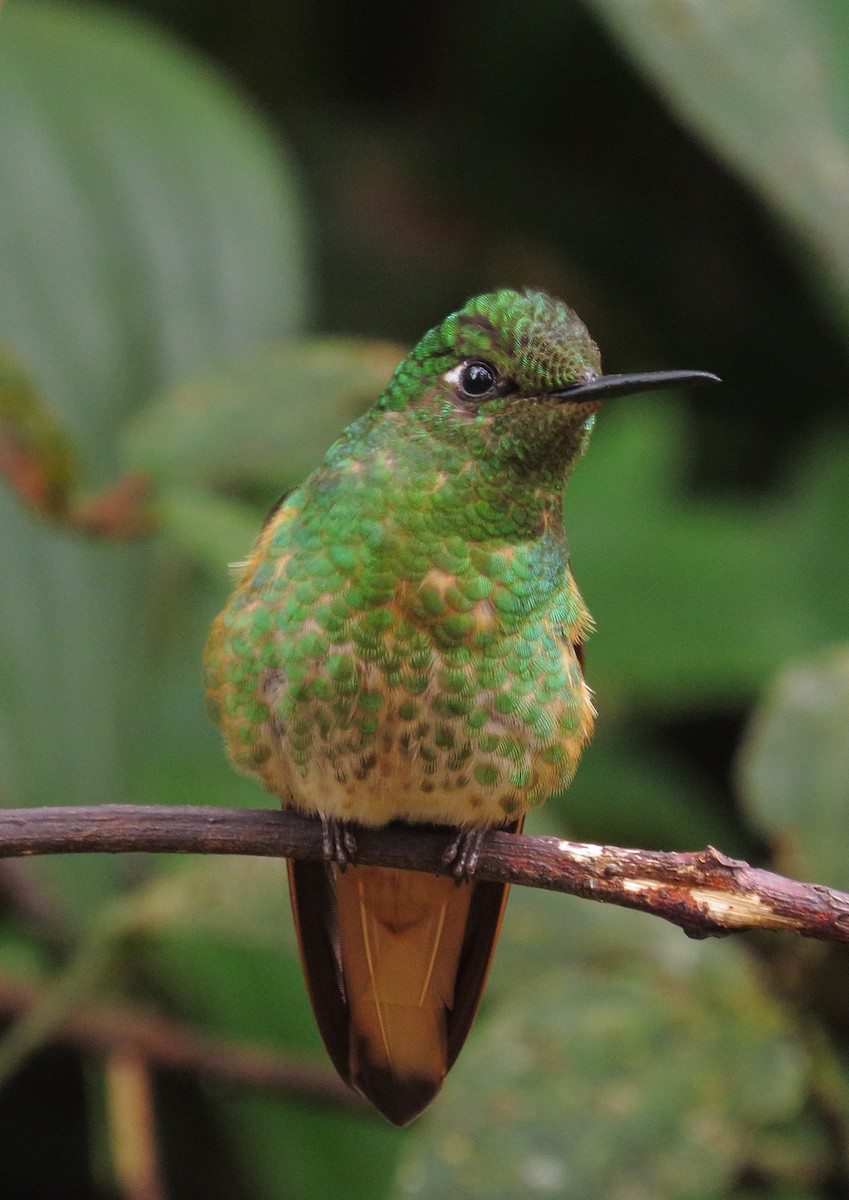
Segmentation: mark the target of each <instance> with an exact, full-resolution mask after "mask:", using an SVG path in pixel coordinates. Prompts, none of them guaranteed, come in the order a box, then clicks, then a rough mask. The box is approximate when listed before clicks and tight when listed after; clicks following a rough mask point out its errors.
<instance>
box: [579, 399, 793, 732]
mask: <svg viewBox="0 0 849 1200" xmlns="http://www.w3.org/2000/svg"><path fill="white" fill-rule="evenodd" d="M686 437H687V430H686V426H685V423H684V418H683V413H682V410H681V409H680V408H679V407H678V406H677V405H675V404H674V403H672V402H670V401H669V400H668V399H667V400H663V401H661V400H658V399H648V398H646V399H637V398H635V399H634V400H632V401H630V402H629V404H628V407H627V411H625V410H624V409H623V410H621V412H619V413H615V412H613V411H611V412H610V413H605V414H604V416H603V419H602V420H600V421H599V428H598V429H597V430H596V432H595V433H594V434H593V445H592V448H591V452H590V453H589V454H588V455H587V456H586V459H585V460H583V461H582V462H581V463H580V464H579V465H578V467H577V469H576V471H575V475H574V478H573V479H572V480H571V481H570V484H569V488H568V491H567V494H566V505H565V521H566V529H567V532H568V534H569V539H570V544H571V547H572V558H573V566H574V570H575V575H576V578H577V580H578V584H579V586H580V588H581V591H582V593H583V595H584V596H585V598H586V600H587V603H588V604H589V607H590V611H591V612H592V614H593V616H594V618H595V620H596V623H597V627H598V631H597V633H595V634H593V636H592V637H591V638H590V640H589V644H588V647H587V671H588V676H589V678H590V682H591V683H592V684H593V685H594V686H595V687H598V688H599V690H601V691H603V692H604V693H605V694H606V695H607V696H608V697H609V702H614V703H615V702H616V698H617V696H621V695H623V694H624V695H626V696H630V698H631V699H632V700H635V701H638V702H643V703H647V704H649V705H651V706H653V707H655V708H662V707H664V706H667V707H669V706H674V707H675V708H676V710H680V709H681V708H683V707H685V706H692V707H695V706H697V705H698V706H704V705H710V704H717V703H720V704H722V705H724V706H727V705H728V704H729V703H733V702H735V701H739V700H741V699H745V698H747V697H748V696H749V695H750V694H751V692H752V691H753V690H754V689H755V688H756V687H757V686H758V684H759V683H760V682H761V681H762V680H763V679H764V678H766V676H767V675H768V673H769V672H770V671H771V670H774V669H775V667H776V666H777V665H778V663H779V662H780V661H781V657H782V656H783V655H784V653H785V650H786V646H787V645H788V642H793V641H796V642H797V644H798V639H799V638H805V637H807V636H809V634H808V633H807V632H806V625H805V621H804V613H803V612H802V609H801V606H799V607H796V606H794V605H792V604H788V603H787V599H786V591H787V588H786V582H787V579H788V575H789V571H788V567H787V564H786V562H785V559H784V557H783V555H782V554H780V553H779V548H780V547H781V546H782V545H783V541H782V529H781V519H782V516H783V514H782V513H780V512H779V513H776V512H775V511H774V510H769V509H766V508H763V509H761V508H758V507H756V506H754V505H753V504H749V505H743V504H732V503H718V502H707V501H696V500H692V499H687V498H685V497H683V496H682V495H681V494H680V493H681V490H682V488H681V484H680V482H679V477H680V474H681V469H680V463H679V460H680V455H681V450H680V447H681V446H682V445H683V444H685V443H686Z"/></svg>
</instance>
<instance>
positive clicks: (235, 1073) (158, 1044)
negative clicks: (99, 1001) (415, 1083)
mask: <svg viewBox="0 0 849 1200" xmlns="http://www.w3.org/2000/svg"><path fill="white" fill-rule="evenodd" d="M45 994H46V993H45V989H44V988H43V987H40V986H39V985H38V984H33V983H26V982H24V981H23V980H17V979H9V978H4V977H2V976H0V1016H7V1017H21V1016H24V1015H25V1014H26V1013H28V1012H29V1011H30V1010H31V1009H33V1008H35V1007H37V1006H38V1005H39V1004H41V1003H42V1002H43V1000H44V997H45ZM55 1036H56V1040H57V1041H59V1042H61V1043H62V1044H63V1045H67V1046H71V1047H73V1048H74V1049H76V1050H80V1051H82V1052H83V1053H87V1054H92V1053H93V1054H101V1055H104V1056H109V1055H111V1054H112V1053H113V1052H116V1051H118V1050H123V1051H124V1052H126V1053H130V1054H134V1055H136V1056H137V1057H138V1058H140V1059H143V1060H144V1061H145V1062H147V1063H148V1064H150V1066H153V1067H156V1068H157V1069H160V1070H169V1071H180V1072H186V1073H189V1074H192V1075H196V1076H198V1077H199V1078H201V1079H204V1080H206V1081H208V1082H212V1083H220V1084H224V1085H227V1086H230V1087H242V1088H251V1089H255V1090H257V1091H261V1092H267V1093H270V1094H272V1095H279V1096H284V1097H289V1098H291V1097H296V1098H299V1099H301V1100H309V1101H315V1102H317V1103H320V1104H324V1105H328V1104H329V1105H332V1106H333V1107H334V1108H341V1109H342V1110H343V1111H345V1112H353V1113H358V1114H365V1113H366V1111H367V1110H366V1107H365V1104H364V1103H363V1102H362V1101H361V1100H360V1099H359V1097H358V1096H356V1095H355V1093H353V1092H351V1091H349V1089H348V1088H347V1087H346V1086H345V1085H344V1084H343V1083H342V1081H341V1079H339V1078H338V1076H336V1075H335V1074H333V1073H331V1072H330V1071H326V1070H323V1069H322V1068H320V1067H313V1066H310V1065H309V1064H308V1063H299V1062H296V1061H293V1060H292V1059H290V1058H287V1057H286V1056H284V1055H282V1054H279V1053H278V1052H277V1051H275V1050H272V1049H270V1048H267V1047H258V1046H244V1045H243V1046H239V1045H232V1044H229V1043H224V1042H219V1041H215V1040H214V1039H212V1038H206V1037H201V1036H199V1035H198V1034H195V1033H192V1032H190V1031H189V1030H188V1029H184V1028H183V1027H181V1026H179V1025H175V1024H174V1023H172V1022H171V1021H166V1020H163V1019H162V1018H160V1017H152V1016H149V1015H147V1014H144V1013H139V1012H135V1011H134V1010H132V1009H129V1008H122V1009H118V1008H109V1007H105V1006H100V1005H85V1006H81V1007H78V1008H76V1009H75V1010H74V1012H73V1013H72V1014H71V1015H69V1016H68V1017H67V1018H66V1019H65V1020H64V1021H63V1023H62V1024H61V1026H60V1027H59V1028H58V1029H57V1030H56V1034H55Z"/></svg>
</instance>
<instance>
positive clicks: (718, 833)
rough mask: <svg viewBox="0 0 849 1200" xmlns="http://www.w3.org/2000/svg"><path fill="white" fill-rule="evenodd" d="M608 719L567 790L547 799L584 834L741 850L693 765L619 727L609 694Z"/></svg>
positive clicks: (595, 838)
mask: <svg viewBox="0 0 849 1200" xmlns="http://www.w3.org/2000/svg"><path fill="white" fill-rule="evenodd" d="M598 706H599V711H600V712H601V713H602V719H601V720H600V721H599V726H598V729H597V732H596V733H595V734H594V736H593V740H592V742H591V744H590V745H589V746H588V747H587V749H586V750H585V751H584V756H583V758H582V759H581V766H580V768H579V771H578V774H577V777H576V778H575V781H574V783H572V785H571V786H570V788H569V790H568V791H567V792H564V793H562V794H561V795H560V796H558V797H557V798H556V799H552V800H550V801H549V802H548V806H549V807H551V806H552V805H554V806H556V808H557V811H558V813H559V814H560V815H561V817H562V821H563V827H564V828H565V829H566V830H567V831H568V833H569V835H570V836H572V837H574V838H576V839H577V840H578V841H590V842H610V843H613V844H614V845H620V846H640V847H641V848H642V849H644V850H650V849H659V850H661V849H662V850H683V849H696V848H697V847H700V846H706V845H713V846H721V847H722V849H723V850H724V851H725V852H726V853H728V854H742V853H743V844H742V842H741V839H740V835H739V832H738V830H737V829H736V827H735V826H734V824H733V823H732V821H731V820H730V818H729V816H728V814H727V812H726V811H725V810H724V808H723V805H722V804H721V802H720V798H719V797H717V796H716V795H714V794H713V793H712V791H711V789H710V787H709V785H707V784H706V783H704V782H703V781H702V780H701V779H700V778H699V777H698V776H697V775H696V774H695V773H694V772H693V771H688V770H687V769H686V767H685V766H683V765H679V764H677V763H675V762H673V761H671V760H670V758H669V757H668V756H666V755H664V754H662V753H661V752H660V751H658V750H654V749H652V747H651V746H649V745H646V744H645V743H644V742H642V741H640V739H638V738H637V737H635V736H634V735H633V734H631V735H630V736H629V735H628V734H626V733H625V732H624V731H623V730H621V729H617V728H616V727H615V725H616V723H615V719H614V720H611V719H610V718H609V717H605V714H606V713H607V712H608V711H609V710H608V708H607V706H606V705H605V698H604V696H603V695H602V696H600V697H599V698H598Z"/></svg>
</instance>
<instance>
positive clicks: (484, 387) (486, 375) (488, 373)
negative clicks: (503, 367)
mask: <svg viewBox="0 0 849 1200" xmlns="http://www.w3.org/2000/svg"><path fill="white" fill-rule="evenodd" d="M443 379H445V380H446V382H447V383H450V384H451V386H452V387H454V388H456V389H457V391H459V392H461V393H462V395H464V396H465V397H466V399H467V400H485V399H486V398H487V397H488V396H491V395H492V394H493V393H494V392H495V390H496V386H497V384H498V372H497V371H496V369H495V367H494V366H493V365H492V363H490V362H487V361H486V360H485V359H483V358H470V359H466V360H465V362H461V363H459V364H458V365H457V366H456V367H454V368H452V370H450V371H446V373H445V375H444V376H443Z"/></svg>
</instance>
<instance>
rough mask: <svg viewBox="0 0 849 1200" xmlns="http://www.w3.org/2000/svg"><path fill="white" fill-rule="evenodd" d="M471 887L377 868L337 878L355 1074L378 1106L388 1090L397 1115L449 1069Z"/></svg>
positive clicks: (416, 1103) (425, 1095)
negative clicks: (450, 1020) (450, 1027)
mask: <svg viewBox="0 0 849 1200" xmlns="http://www.w3.org/2000/svg"><path fill="white" fill-rule="evenodd" d="M471 892H472V889H471V888H470V887H468V886H464V887H462V888H457V887H456V886H455V885H454V883H453V882H452V881H451V880H450V879H444V878H440V877H437V876H428V875H422V874H417V873H415V872H412V871H394V870H386V869H382V868H379V867H358V868H355V869H353V870H350V871H347V872H346V873H345V874H344V875H340V876H339V878H338V879H337V881H336V900H337V912H338V919H339V934H340V941H341V944H342V947H343V954H342V970H343V975H344V979H345V989H346V993H347V997H348V1006H349V1012H350V1048H349V1053H350V1060H349V1061H350V1075H351V1081H352V1082H353V1083H354V1085H355V1086H356V1087H357V1088H358V1089H359V1090H360V1091H361V1092H363V1094H364V1095H366V1096H367V1097H368V1098H369V1099H371V1100H372V1101H373V1102H374V1103H378V1101H379V1106H383V1105H385V1104H386V1098H387V1095H390V1096H391V1097H392V1106H393V1111H394V1117H393V1119H397V1118H401V1119H402V1120H404V1122H405V1123H406V1120H410V1119H412V1116H414V1115H416V1113H417V1112H419V1111H421V1108H422V1107H423V1106H424V1105H425V1104H427V1103H428V1102H429V1100H430V1099H431V1098H432V1097H433V1096H434V1095H435V1094H436V1093H437V1092H438V1091H439V1088H440V1087H441V1085H442V1080H443V1079H444V1077H445V1072H446V1071H447V1070H448V1050H447V1019H446V1018H447V1013H448V1012H449V1011H450V1009H451V1008H452V1007H453V1004H454V985H455V981H456V976H457V964H458V962H459V959H460V952H461V949H462V945H463V937H464V934H465V930H466V923H467V919H468V912H469V903H470V900H471ZM410 1110H412V1111H410Z"/></svg>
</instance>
